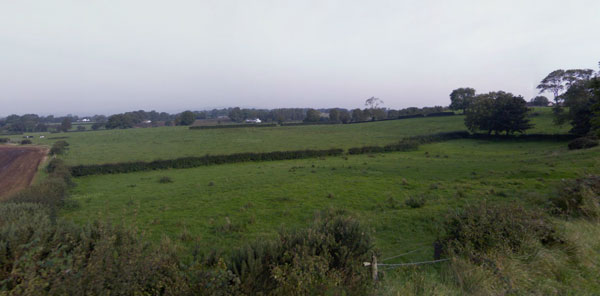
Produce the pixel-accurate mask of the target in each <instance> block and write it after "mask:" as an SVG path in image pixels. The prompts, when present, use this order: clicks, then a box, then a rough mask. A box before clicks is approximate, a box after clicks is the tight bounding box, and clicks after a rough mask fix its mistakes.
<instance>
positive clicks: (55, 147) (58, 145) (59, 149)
mask: <svg viewBox="0 0 600 296" xmlns="http://www.w3.org/2000/svg"><path fill="white" fill-rule="evenodd" d="M68 146H69V143H67V141H64V140H60V141H56V142H54V144H52V148H50V155H61V154H64V153H65V151H66V150H67V147H68Z"/></svg>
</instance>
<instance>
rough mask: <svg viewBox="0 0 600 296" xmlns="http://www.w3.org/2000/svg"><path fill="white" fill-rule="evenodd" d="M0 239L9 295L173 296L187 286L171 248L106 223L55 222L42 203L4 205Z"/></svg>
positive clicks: (1, 274) (4, 283) (0, 259)
mask: <svg viewBox="0 0 600 296" xmlns="http://www.w3.org/2000/svg"><path fill="white" fill-rule="evenodd" d="M0 241H1V242H3V243H2V244H0V262H2V268H0V278H1V279H2V286H1V287H2V288H1V289H2V291H4V292H6V291H8V292H9V293H8V294H10V295H25V294H38V293H40V294H47V295H101V294H118V295H143V294H145V295H152V294H157V293H158V292H159V291H162V292H161V293H159V294H171V295H173V294H181V293H183V292H185V290H186V288H187V283H186V279H185V277H184V274H183V273H181V272H180V271H179V270H178V262H177V258H176V256H175V253H174V251H173V249H172V248H169V247H168V246H167V247H161V248H159V249H156V250H153V249H151V248H150V247H149V245H148V244H146V243H144V242H143V241H142V240H141V239H140V237H138V236H137V235H136V234H135V233H133V232H130V231H127V230H125V229H122V228H116V227H112V226H110V225H107V224H100V223H94V224H90V225H87V226H85V227H83V228H81V227H79V226H75V225H73V224H70V223H65V222H62V221H59V222H58V223H54V222H53V221H52V219H51V218H50V213H49V211H48V210H47V209H46V208H45V207H43V206H41V205H35V204H27V203H23V204H12V203H4V204H0ZM5 242H7V243H5ZM8 294H7V295H8Z"/></svg>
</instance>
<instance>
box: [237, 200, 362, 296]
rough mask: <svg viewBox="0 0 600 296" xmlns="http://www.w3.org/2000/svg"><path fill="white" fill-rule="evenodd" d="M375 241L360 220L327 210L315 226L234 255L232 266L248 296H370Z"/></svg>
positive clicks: (281, 235) (288, 232) (249, 246)
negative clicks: (369, 266)
mask: <svg viewBox="0 0 600 296" xmlns="http://www.w3.org/2000/svg"><path fill="white" fill-rule="evenodd" d="M372 252H373V242H372V240H371V238H370V236H369V235H368V234H367V232H366V231H365V229H363V228H362V227H361V225H360V224H359V223H358V221H357V220H355V219H354V218H351V217H345V216H340V215H338V214H336V213H333V212H325V213H324V214H323V215H322V217H320V218H317V219H316V221H315V222H314V224H313V225H312V226H310V227H309V228H307V229H304V230H299V231H281V232H280V233H279V238H278V239H276V240H268V241H257V242H256V243H254V244H251V245H248V246H246V247H244V248H241V249H239V250H237V251H236V252H234V253H233V254H232V256H231V259H230V261H229V264H228V268H230V269H231V270H232V272H233V273H234V274H236V275H237V276H238V277H239V279H240V291H241V292H242V293H243V294H247V295H256V294H257V293H264V294H266V295H315V294H320V295H322V294H332V295H346V294H349V295H364V294H368V291H369V289H370V288H371V285H372V282H371V277H370V272H369V269H367V268H365V267H364V266H363V265H362V262H364V261H370V256H371V254H372Z"/></svg>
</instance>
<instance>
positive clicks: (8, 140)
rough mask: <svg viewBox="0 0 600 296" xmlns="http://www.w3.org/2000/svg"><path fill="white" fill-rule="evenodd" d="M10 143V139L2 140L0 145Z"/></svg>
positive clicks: (0, 139)
mask: <svg viewBox="0 0 600 296" xmlns="http://www.w3.org/2000/svg"><path fill="white" fill-rule="evenodd" d="M8 142H10V139H9V138H0V143H2V144H3V143H8Z"/></svg>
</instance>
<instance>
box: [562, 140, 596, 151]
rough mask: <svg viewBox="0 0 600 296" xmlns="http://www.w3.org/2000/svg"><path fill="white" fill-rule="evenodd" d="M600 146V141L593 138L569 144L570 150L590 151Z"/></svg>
mask: <svg viewBox="0 0 600 296" xmlns="http://www.w3.org/2000/svg"><path fill="white" fill-rule="evenodd" d="M596 146H598V139H595V138H591V137H582V138H577V139H575V140H573V141H571V142H569V150H577V149H588V148H592V147H596Z"/></svg>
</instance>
